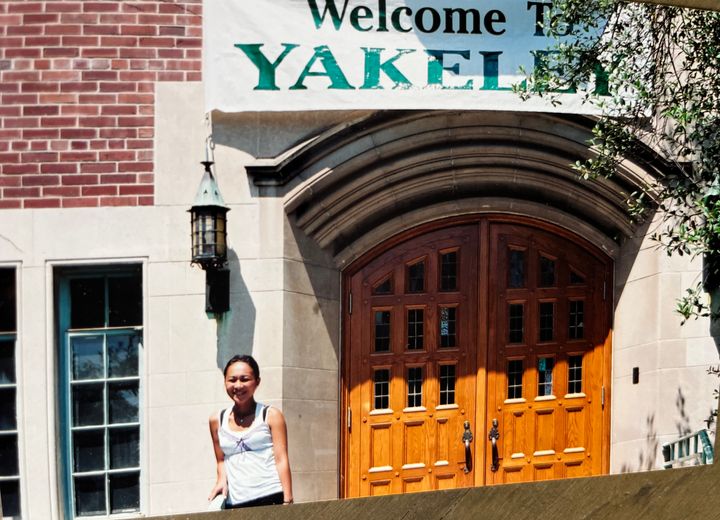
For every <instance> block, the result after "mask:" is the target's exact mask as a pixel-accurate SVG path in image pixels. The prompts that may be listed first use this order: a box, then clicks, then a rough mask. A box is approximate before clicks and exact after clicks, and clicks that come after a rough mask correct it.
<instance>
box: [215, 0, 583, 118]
mask: <svg viewBox="0 0 720 520" xmlns="http://www.w3.org/2000/svg"><path fill="white" fill-rule="evenodd" d="M550 5H551V4H550V3H549V2H548V1H543V0H206V2H205V8H204V16H203V18H204V28H203V35H204V49H203V56H204V70H203V77H204V82H205V94H206V97H205V99H206V108H207V109H208V110H214V109H217V110H221V111H225V112H240V111H268V110H270V111H295V110H355V109H485V110H530V111H533V110H542V111H552V112H569V113H594V112H596V110H595V109H594V107H592V106H590V105H584V104H583V103H582V96H581V95H580V94H563V95H562V99H563V102H562V104H561V105H559V106H553V105H551V104H550V103H549V102H548V101H547V100H545V99H540V98H532V99H531V100H529V101H526V102H523V101H521V100H520V99H519V97H518V95H517V94H515V93H513V92H512V91H511V88H512V85H513V84H516V83H518V82H520V81H522V80H523V75H522V74H521V73H520V69H521V67H524V69H525V70H531V69H532V68H533V67H534V66H535V64H536V63H537V61H536V60H539V59H544V57H543V56H544V55H543V51H546V50H547V49H548V47H549V46H550V45H551V44H552V41H551V39H550V38H548V37H546V36H545V35H544V34H543V32H542V30H541V29H540V28H539V26H538V22H539V21H543V20H545V23H547V20H546V18H547V16H548V11H549V8H550Z"/></svg>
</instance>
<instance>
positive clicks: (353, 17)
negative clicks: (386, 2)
mask: <svg viewBox="0 0 720 520" xmlns="http://www.w3.org/2000/svg"><path fill="white" fill-rule="evenodd" d="M372 17H373V13H372V11H371V10H370V8H369V7H366V6H364V5H359V6H357V7H356V8H355V9H353V10H352V11H350V23H351V24H352V26H353V27H355V29H356V30H358V31H362V32H367V31H372V28H373V27H372V24H370V26H369V27H361V26H360V20H367V19H368V18H372Z"/></svg>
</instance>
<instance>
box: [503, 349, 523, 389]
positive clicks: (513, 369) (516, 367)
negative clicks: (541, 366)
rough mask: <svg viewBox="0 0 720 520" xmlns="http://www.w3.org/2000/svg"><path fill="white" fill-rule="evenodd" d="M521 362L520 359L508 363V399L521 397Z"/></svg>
mask: <svg viewBox="0 0 720 520" xmlns="http://www.w3.org/2000/svg"><path fill="white" fill-rule="evenodd" d="M522 378H523V362H522V359H513V360H511V361H508V370H507V381H508V388H507V396H508V399H519V398H521V397H522V396H523V383H522Z"/></svg>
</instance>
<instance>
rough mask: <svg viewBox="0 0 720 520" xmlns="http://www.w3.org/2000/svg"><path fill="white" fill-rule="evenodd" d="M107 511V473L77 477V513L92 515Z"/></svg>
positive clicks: (79, 514)
mask: <svg viewBox="0 0 720 520" xmlns="http://www.w3.org/2000/svg"><path fill="white" fill-rule="evenodd" d="M105 513H106V511H105V475H101V476H97V477H75V514H76V515H77V516H92V515H104V514H105Z"/></svg>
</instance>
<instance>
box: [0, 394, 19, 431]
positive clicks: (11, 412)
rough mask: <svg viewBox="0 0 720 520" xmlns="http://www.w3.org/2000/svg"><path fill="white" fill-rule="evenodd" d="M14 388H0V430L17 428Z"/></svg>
mask: <svg viewBox="0 0 720 520" xmlns="http://www.w3.org/2000/svg"><path fill="white" fill-rule="evenodd" d="M15 392H16V391H15V388H0V431H3V430H4V431H7V430H16V429H17V418H16V417H17V409H16V402H17V401H16V395H15Z"/></svg>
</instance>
